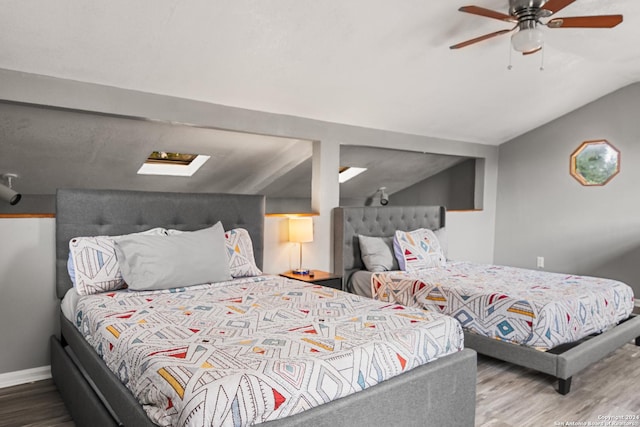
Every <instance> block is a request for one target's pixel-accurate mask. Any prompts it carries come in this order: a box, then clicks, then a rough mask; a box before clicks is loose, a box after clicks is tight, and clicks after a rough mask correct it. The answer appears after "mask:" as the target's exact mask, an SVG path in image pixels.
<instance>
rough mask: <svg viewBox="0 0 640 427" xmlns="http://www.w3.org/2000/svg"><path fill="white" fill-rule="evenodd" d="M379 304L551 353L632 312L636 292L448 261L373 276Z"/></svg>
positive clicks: (612, 284)
mask: <svg viewBox="0 0 640 427" xmlns="http://www.w3.org/2000/svg"><path fill="white" fill-rule="evenodd" d="M371 287H372V289H371V290H372V295H373V298H374V299H377V300H380V301H385V302H395V303H399V304H403V305H406V306H408V307H421V308H424V309H426V310H430V311H432V312H439V313H443V314H447V315H449V316H453V317H454V318H456V319H457V320H458V321H459V322H460V324H461V325H462V327H463V328H465V329H466V330H468V331H471V332H474V333H477V334H480V335H484V336H487V337H491V338H495V339H499V340H504V341H509V342H512V343H516V344H522V345H526V346H530V347H533V348H536V349H539V350H548V349H551V348H553V347H556V346H558V345H560V344H564V343H569V342H574V341H577V340H579V339H581V338H584V337H586V336H588V335H590V334H593V333H599V332H602V331H604V330H606V329H608V328H610V327H611V326H613V325H615V324H616V323H618V322H619V321H621V320H623V319H626V318H627V317H629V315H630V314H631V311H632V310H633V301H634V296H633V290H632V289H631V287H629V286H627V285H625V284H624V283H621V282H617V281H614V280H609V279H600V278H595V277H586V276H572V275H566V274H557V273H549V272H543V271H539V270H525V269H520V268H513V267H502V266H496V265H482V264H472V263H465V262H453V261H449V262H447V265H446V267H441V268H430V269H424V270H420V271H418V272H411V273H405V272H387V273H374V274H373V275H372V277H371Z"/></svg>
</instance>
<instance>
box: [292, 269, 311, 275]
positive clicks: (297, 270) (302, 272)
mask: <svg viewBox="0 0 640 427" xmlns="http://www.w3.org/2000/svg"><path fill="white" fill-rule="evenodd" d="M291 272H292V273H293V274H299V275H306V274H309V269H308V268H296V269H295V270H291Z"/></svg>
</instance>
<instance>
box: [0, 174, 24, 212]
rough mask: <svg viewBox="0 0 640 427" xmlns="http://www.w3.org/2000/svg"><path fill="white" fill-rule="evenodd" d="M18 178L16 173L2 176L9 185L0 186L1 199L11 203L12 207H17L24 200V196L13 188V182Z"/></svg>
mask: <svg viewBox="0 0 640 427" xmlns="http://www.w3.org/2000/svg"><path fill="white" fill-rule="evenodd" d="M17 177H18V175H16V174H14V173H5V174H3V175H2V179H3V180H5V181H6V182H7V185H4V184H0V199H2V200H4V201H5V202H9V204H10V205H15V204H17V203H18V202H19V201H20V199H22V194H20V193H18V192H16V191H14V190H13V188H12V180H13V179H14V178H17Z"/></svg>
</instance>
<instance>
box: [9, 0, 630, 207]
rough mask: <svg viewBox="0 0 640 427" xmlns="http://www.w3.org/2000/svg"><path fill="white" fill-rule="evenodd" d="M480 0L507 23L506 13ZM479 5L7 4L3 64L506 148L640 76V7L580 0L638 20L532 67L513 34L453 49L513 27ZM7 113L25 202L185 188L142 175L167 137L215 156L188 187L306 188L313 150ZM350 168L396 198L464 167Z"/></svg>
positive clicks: (276, 191) (264, 1) (364, 156)
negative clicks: (66, 194)
mask: <svg viewBox="0 0 640 427" xmlns="http://www.w3.org/2000/svg"><path fill="white" fill-rule="evenodd" d="M474 2H475V4H476V5H478V6H481V7H484V8H489V9H494V10H497V11H501V12H504V13H506V12H507V10H508V1H507V0H477V1H475V0H474ZM466 4H468V3H466V2H455V1H451V0H434V1H429V2H426V1H417V0H403V1H398V2H392V1H379V0H373V1H372V0H347V1H344V0H340V1H338V0H326V1H325V0H322V1H309V0H233V1H220V0H190V1H180V0H152V1H151V0H148V1H134V2H131V1H124V0H112V1H108V2H99V1H77V0H56V1H46V0H6V1H3V2H2V13H0V39H1V40H2V43H1V44H0V69H6V70H14V71H20V72H26V73H33V74H41V75H47V76H53V77H57V78H62V79H70V80H75V81H81V82H87V83H95V84H101V85H107V86H113V87H117V88H122V89H130V90H136V91H142V92H149V93H154V94H161V95H170V96H175V97H180V98H187V99H193V100H199V101H205V102H210V103H215V104H222V105H227V106H235V107H241V108H247V109H252V110H259V111H266V112H272V113H280V114H287V115H293V116H300V117H307V118H312V119H318V120H323V121H329V122H337V123H344V124H351V125H358V126H363V127H370V128H375V129H384V130H391V131H397V132H404V133H410V134H417V135H425V136H430V137H437V138H443V139H448V140H458V141H466V142H477V143H482V144H493V145H499V144H501V143H503V142H505V141H508V140H510V139H511V138H513V137H515V136H518V135H520V134H522V133H525V132H527V131H529V130H531V129H534V128H536V127H538V126H540V125H542V124H544V123H546V122H549V121H551V120H553V119H555V118H557V117H559V116H561V115H563V114H565V113H567V112H570V111H572V110H574V109H576V108H578V107H580V106H582V105H584V104H586V103H589V102H590V101H593V100H595V99H597V98H599V97H601V96H603V95H605V94H607V93H610V92H612V91H614V90H617V89H619V88H621V87H624V86H626V85H629V84H631V83H634V82H637V81H640V54H639V53H640V50H639V49H638V47H637V43H638V40H640V1H638V0H617V1H615V2H614V1H603V0H577V1H575V2H574V3H573V4H571V5H569V6H568V7H566V8H565V9H564V10H562V11H561V12H560V13H558V16H576V15H596V14H614V13H620V14H623V15H624V22H623V23H622V24H621V25H619V26H617V27H615V28H614V29H551V28H543V30H544V33H545V45H544V49H543V51H542V52H540V53H537V54H534V55H528V56H522V55H519V54H517V53H516V52H513V51H511V49H510V41H509V36H508V35H505V36H501V37H496V38H493V39H491V40H487V41H484V42H482V43H478V44H475V45H472V46H469V47H466V48H464V49H460V50H450V49H449V46H450V45H452V44H454V43H456V42H460V41H463V40H467V39H470V38H473V37H476V36H479V35H482V34H486V33H490V32H493V31H498V30H502V29H505V28H510V27H511V25H512V24H509V23H505V22H501V21H499V20H496V19H489V18H483V17H480V16H474V15H471V14H465V13H461V12H458V11H457V9H458V8H459V7H460V6H463V5H466ZM509 65H511V69H508V66H509ZM541 66H543V67H544V71H541V70H540V68H541ZM2 108H3V110H2V114H3V117H2V119H3V120H2V121H1V122H0V132H2V135H1V136H2V137H3V140H2V141H0V144H1V145H0V147H1V148H2V149H3V150H2V156H0V169H1V170H0V173H4V172H17V173H19V174H20V175H21V178H20V181H19V182H20V184H19V185H20V188H21V191H23V192H24V193H26V194H29V193H31V194H52V193H53V191H54V189H55V188H57V187H65V186H75V187H77V186H86V187H94V188H125V189H126V188H133V189H146V190H169V191H182V190H184V188H185V184H184V180H183V181H180V179H168V178H163V177H142V178H141V177H137V178H136V180H135V182H134V181H133V180H132V176H134V174H135V171H136V170H137V168H138V166H139V164H140V162H141V161H142V159H144V157H145V156H146V155H148V154H149V152H150V151H153V150H156V149H162V147H158V144H157V142H158V141H160V142H163V141H165V142H166V141H171V139H172V138H176V137H184V136H185V135H188V138H183V141H187V140H188V143H185V144H186V145H187V146H188V147H189V148H192V149H193V151H194V152H196V153H199V154H211V155H212V156H213V157H212V160H210V163H209V165H208V166H207V168H203V172H199V173H198V174H196V175H195V176H194V178H193V179H192V181H190V183H189V186H188V188H189V189H190V190H193V191H228V192H241V193H250V192H261V193H265V194H267V195H271V196H275V197H278V196H279V197H283V195H288V196H290V197H296V196H297V195H298V194H301V195H302V194H303V193H305V192H307V191H308V188H309V184H308V183H309V181H310V164H311V162H310V160H309V158H310V156H311V149H310V143H309V142H308V141H300V140H294V139H286V138H272V137H263V136H257V135H251V134H246V135H245V134H239V133H235V134H234V133H230V132H224V131H216V130H212V129H201V128H197V127H194V128H186V130H185V129H181V130H179V131H176V129H175V128H173V127H172V126H170V125H168V124H156V125H157V127H154V128H153V129H146V128H145V130H141V129H142V128H139V127H138V126H139V125H140V123H134V122H130V121H129V122H128V121H127V120H124V121H122V122H119V124H117V125H115V126H114V125H113V124H107V125H104V126H102V127H101V125H100V124H99V123H98V122H95V121H94V122H91V124H89V125H87V126H86V127H83V126H79V125H78V124H79V123H81V122H83V119H82V117H84V116H83V113H73V114H72V113H68V112H67V113H64V114H62V113H60V112H56V111H53V112H50V113H47V114H46V115H43V116H40V115H37V117H41V118H43V119H44V121H39V120H35V119H34V117H35V116H32V115H27V116H28V117H30V119H29V120H30V121H29V122H28V123H27V122H25V121H24V120H25V119H24V117H25V116H21V115H20V112H19V111H20V108H22V107H17V106H12V107H10V108H9V107H7V106H4V107H2ZM16 112H17V113H16ZM12 114H13V115H14V116H12ZM16 114H17V115H16ZM50 114H53V115H54V116H55V119H52V118H51V117H52V116H50ZM47 117H48V118H47ZM47 120H48V122H47ZM52 120H53V121H54V122H55V123H52ZM103 120H106V121H108V120H116V119H112V118H103ZM97 123H98V128H96V127H95V126H96V124H97ZM176 132H179V135H177V134H176ZM184 132H186V134H185V133H184ZM141 135H144V138H143V137H141ZM154 135H155V136H154ZM132 138H134V139H135V138H137V139H136V141H138V142H140V141H143V140H146V141H149V142H148V143H137V144H136V145H135V150H134V149H133V147H132V145H130V144H129V145H128V144H127V142H126V141H131V139H132ZM145 138H146V139H145ZM205 140H206V143H205V142H204V141H205ZM212 141H221V142H220V144H215V143H213V142H212ZM230 141H231V143H230ZM294 146H295V147H296V148H295V150H292V147H294ZM169 148H170V147H169ZM185 148H186V147H185ZM390 148H392V147H390ZM292 153H295V155H291V154H292ZM341 155H342V157H343V159H344V161H345V162H346V163H349V165H351V166H355V165H356V163H357V162H358V161H359V162H365V163H368V167H369V168H370V173H369V175H368V177H367V176H366V175H363V176H361V177H360V178H359V179H358V182H360V184H361V186H360V187H356V186H355V183H356V181H355V180H354V181H353V182H352V183H350V184H348V185H343V187H344V193H345V194H344V196H349V194H352V197H355V196H354V195H356V194H358V195H362V194H367V193H368V192H371V191H375V189H376V188H378V187H380V186H381V185H386V186H387V187H389V190H390V191H389V192H390V193H392V192H393V191H395V190H396V187H397V189H400V188H402V186H403V185H410V184H412V183H414V182H417V181H419V180H421V179H424V177H426V176H429V175H432V174H433V173H437V172H439V171H440V170H441V169H442V168H443V167H445V164H447V165H451V164H455V163H456V162H458V161H459V160H460V159H456V158H453V157H447V156H435V157H433V158H429V159H427V157H428V156H426V157H425V159H422V161H424V162H427V163H428V164H429V165H431V166H432V167H430V170H431V172H426V169H425V168H420V167H415V168H413V170H414V171H415V174H413V175H411V174H408V173H405V174H404V176H402V177H394V176H393V165H389V163H393V161H392V160H393V159H395V158H396V157H393V156H390V155H388V154H386V155H382V156H380V153H377V152H376V150H372V149H368V148H365V147H360V148H354V149H350V148H348V147H343V149H342V150H341ZM402 155H403V154H402V153H401V152H398V153H395V154H394V156H402ZM349 156H350V157H349ZM416 159H417V157H415V156H414V157H413V158H412V159H411V160H416ZM408 161H410V160H409V159H405V160H404V162H408ZM265 165H266V166H268V167H264V166H265ZM396 169H397V168H396ZM114 170H117V171H118V173H114V172H113V171H114ZM248 171H251V173H248ZM371 177H374V178H371ZM402 180H404V181H406V182H401V181H402ZM349 192H351V193H349Z"/></svg>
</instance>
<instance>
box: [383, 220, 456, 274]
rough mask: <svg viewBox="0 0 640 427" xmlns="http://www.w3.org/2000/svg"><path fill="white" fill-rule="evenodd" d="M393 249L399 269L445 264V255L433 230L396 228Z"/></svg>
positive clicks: (419, 268) (407, 269)
mask: <svg viewBox="0 0 640 427" xmlns="http://www.w3.org/2000/svg"><path fill="white" fill-rule="evenodd" d="M393 251H394V253H395V255H396V258H397V259H398V265H399V266H400V269H401V270H404V271H415V270H421V269H424V268H433V267H441V266H444V265H445V256H444V254H443V253H442V249H441V248H440V243H439V242H438V238H437V237H436V235H435V234H434V233H433V231H431V230H428V229H426V228H419V229H417V230H414V231H400V230H397V231H396V234H395V236H394V238H393Z"/></svg>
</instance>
